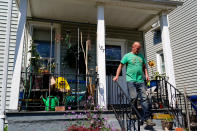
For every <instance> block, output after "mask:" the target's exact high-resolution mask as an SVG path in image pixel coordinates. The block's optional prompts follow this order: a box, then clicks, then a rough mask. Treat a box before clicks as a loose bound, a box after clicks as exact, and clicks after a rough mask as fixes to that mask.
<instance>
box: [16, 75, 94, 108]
mask: <svg viewBox="0 0 197 131" xmlns="http://www.w3.org/2000/svg"><path fill="white" fill-rule="evenodd" d="M86 80H88V81H86ZM96 84H97V76H96V74H91V75H83V74H80V75H77V74H50V73H42V74H38V73H27V72H22V78H21V88H20V96H19V110H28V111H44V110H45V111H54V110H56V109H55V107H57V106H58V107H63V108H72V109H75V110H78V109H83V108H84V104H85V103H86V102H87V100H88V97H92V98H93V99H91V100H92V101H91V103H94V104H95V105H96V103H97V101H96V100H97V99H96V97H97V92H96Z"/></svg>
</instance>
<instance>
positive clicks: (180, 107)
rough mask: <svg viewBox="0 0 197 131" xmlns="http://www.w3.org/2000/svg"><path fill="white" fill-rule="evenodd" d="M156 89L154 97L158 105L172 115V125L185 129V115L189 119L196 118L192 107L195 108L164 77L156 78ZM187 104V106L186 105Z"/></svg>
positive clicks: (186, 124)
mask: <svg viewBox="0 0 197 131" xmlns="http://www.w3.org/2000/svg"><path fill="white" fill-rule="evenodd" d="M156 82H157V84H156V85H157V88H156V95H154V94H153V95H152V96H153V97H156V99H157V102H158V103H162V104H163V106H164V107H165V108H167V109H168V113H170V114H173V115H174V117H175V121H174V124H175V126H178V127H187V126H188V123H187V117H186V116H187V113H188V115H189V118H192V117H197V116H196V113H195V110H194V108H193V107H192V106H194V107H196V109H197V106H196V105H195V104H194V103H193V102H192V101H191V100H190V99H189V98H188V96H187V97H186V98H185V96H184V94H183V93H182V92H180V91H179V90H178V89H177V88H175V87H174V86H173V85H172V84H170V83H169V82H168V81H167V80H166V79H165V77H160V76H158V77H156ZM186 103H187V105H186Z"/></svg>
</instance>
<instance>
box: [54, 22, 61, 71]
mask: <svg viewBox="0 0 197 131" xmlns="http://www.w3.org/2000/svg"><path fill="white" fill-rule="evenodd" d="M57 34H58V35H61V25H60V24H59V25H57V27H56V29H55V35H57ZM60 45H61V40H60V42H59V43H57V42H56V41H55V60H56V63H57V68H56V69H57V70H56V73H57V74H60V65H61V63H60V52H61V50H60Z"/></svg>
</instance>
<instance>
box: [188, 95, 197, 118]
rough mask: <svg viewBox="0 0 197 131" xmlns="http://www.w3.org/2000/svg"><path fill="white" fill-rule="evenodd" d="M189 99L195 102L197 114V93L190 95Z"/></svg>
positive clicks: (194, 106)
mask: <svg viewBox="0 0 197 131" xmlns="http://www.w3.org/2000/svg"><path fill="white" fill-rule="evenodd" d="M189 99H190V100H191V101H192V102H193V104H192V107H193V108H194V110H195V111H196V114H197V95H193V96H190V97H189ZM194 104H195V105H194Z"/></svg>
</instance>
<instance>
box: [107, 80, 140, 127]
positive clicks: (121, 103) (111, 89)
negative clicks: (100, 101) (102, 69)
mask: <svg viewBox="0 0 197 131" xmlns="http://www.w3.org/2000/svg"><path fill="white" fill-rule="evenodd" d="M108 96H110V99H109V98H108V102H110V104H109V108H112V110H113V111H114V112H115V115H116V118H117V120H118V121H119V124H120V126H121V128H122V130H123V131H131V130H134V131H139V130H140V122H141V120H142V119H141V115H140V113H139V110H138V109H137V108H136V106H135V105H134V103H132V101H131V98H130V97H129V96H128V95H127V93H126V92H125V91H124V89H123V88H122V87H121V86H120V84H119V83H118V82H113V80H112V76H110V77H109V79H108Z"/></svg>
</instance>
